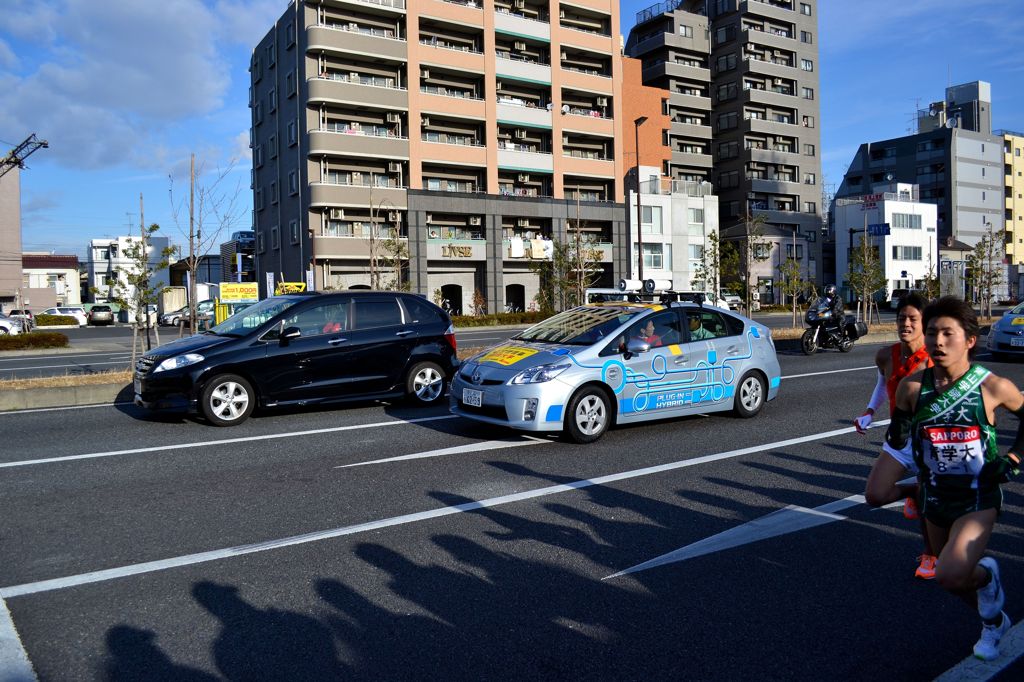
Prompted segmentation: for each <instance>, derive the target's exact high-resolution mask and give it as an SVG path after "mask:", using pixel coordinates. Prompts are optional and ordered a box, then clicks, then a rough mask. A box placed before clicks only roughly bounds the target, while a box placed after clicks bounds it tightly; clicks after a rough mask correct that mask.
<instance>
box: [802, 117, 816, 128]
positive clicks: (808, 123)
mask: <svg viewBox="0 0 1024 682" xmlns="http://www.w3.org/2000/svg"><path fill="white" fill-rule="evenodd" d="M803 126H804V128H813V127H814V117H813V116H804V117H803Z"/></svg>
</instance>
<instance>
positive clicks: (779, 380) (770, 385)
mask: <svg viewBox="0 0 1024 682" xmlns="http://www.w3.org/2000/svg"><path fill="white" fill-rule="evenodd" d="M780 383H782V377H772V379H771V381H769V382H768V388H776V387H777V386H778V385H779V384H780Z"/></svg>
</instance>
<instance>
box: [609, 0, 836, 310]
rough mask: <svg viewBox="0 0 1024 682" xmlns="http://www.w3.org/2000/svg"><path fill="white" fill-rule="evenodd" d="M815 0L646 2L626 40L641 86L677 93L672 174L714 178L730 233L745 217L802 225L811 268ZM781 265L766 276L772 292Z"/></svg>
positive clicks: (773, 226)
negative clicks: (640, 63) (639, 65)
mask: <svg viewBox="0 0 1024 682" xmlns="http://www.w3.org/2000/svg"><path fill="white" fill-rule="evenodd" d="M817 4H818V3H817V0H806V1H800V0H668V1H666V2H661V3H658V4H655V5H652V6H651V7H649V8H647V9H645V10H642V11H641V12H639V13H638V15H637V24H636V26H635V27H634V29H633V31H632V32H631V33H630V36H629V39H628V40H627V42H626V50H627V53H628V54H629V55H630V56H633V57H637V58H640V59H642V60H643V64H644V69H643V78H644V83H645V85H657V86H660V87H663V88H665V89H667V90H668V91H669V93H670V94H669V99H668V106H669V109H670V112H672V116H673V118H672V128H671V129H670V130H669V131H668V134H667V138H668V143H669V144H670V145H671V146H672V149H673V154H672V158H671V159H670V160H669V161H668V162H667V164H666V168H665V169H664V172H665V174H666V175H670V176H672V177H675V178H686V179H707V180H710V181H711V182H712V183H713V184H714V187H715V192H716V193H717V194H718V197H719V224H720V227H721V230H722V234H723V236H725V235H728V234H730V233H731V231H730V228H732V227H733V226H736V225H739V224H741V223H742V222H743V216H745V215H747V214H751V215H755V216H757V215H760V216H763V217H764V219H765V220H766V223H767V225H768V227H769V228H770V229H768V232H770V233H772V234H775V233H778V234H785V233H787V232H789V233H792V232H795V233H796V236H797V240H798V241H799V242H801V243H802V244H803V245H805V246H806V247H807V248H806V249H802V251H803V252H804V254H805V255H804V258H805V260H804V262H803V264H802V265H803V271H804V272H807V273H808V274H809V279H811V280H818V279H819V274H820V273H819V272H818V263H820V262H821V257H820V245H821V240H820V239H818V235H819V233H820V231H821V228H822V222H821V213H820V209H821V206H820V204H821V194H822V192H821V184H820V183H821V157H820V152H821V143H820V137H821V136H820V120H819V118H820V116H819V111H820V105H819V103H818V97H819V96H820V88H819V76H818V73H819V61H818V19H817ZM777 277H778V272H777V270H776V271H775V273H774V274H768V275H764V274H760V273H759V281H760V282H761V287H762V292H761V293H762V294H766V295H768V296H769V297H770V296H771V294H772V292H773V290H777V287H774V286H773V285H774V280H775V279H777Z"/></svg>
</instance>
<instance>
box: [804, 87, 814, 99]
mask: <svg viewBox="0 0 1024 682" xmlns="http://www.w3.org/2000/svg"><path fill="white" fill-rule="evenodd" d="M801 92H802V93H803V98H804V99H814V88H802V89H801Z"/></svg>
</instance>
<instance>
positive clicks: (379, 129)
mask: <svg viewBox="0 0 1024 682" xmlns="http://www.w3.org/2000/svg"><path fill="white" fill-rule="evenodd" d="M319 130H320V132H325V133H338V134H341V135H366V136H369V137H393V138H396V139H401V140H404V139H407V138H406V137H404V136H402V135H399V134H398V133H396V132H394V131H393V130H391V129H389V128H386V127H384V126H366V125H361V126H359V127H358V128H353V127H352V126H351V125H349V124H346V123H325V124H324V125H323V126H321V127H320V128H319Z"/></svg>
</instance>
